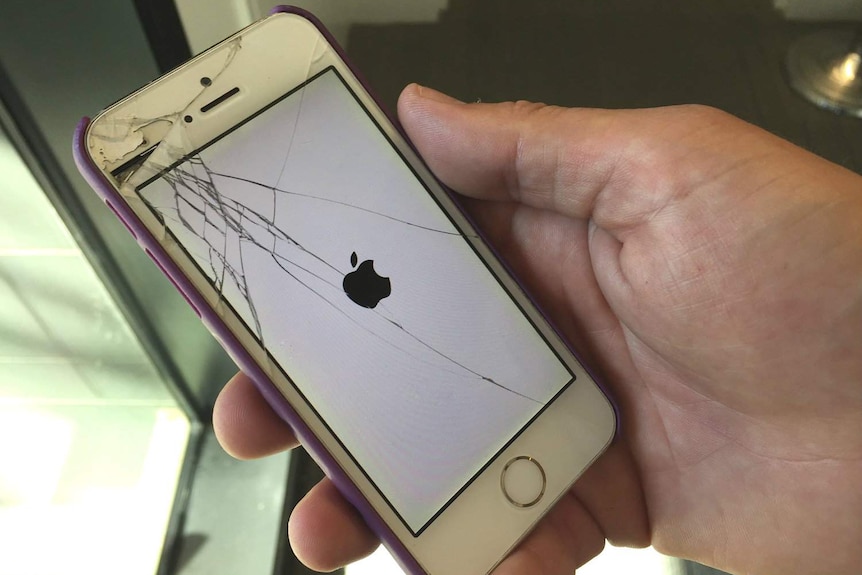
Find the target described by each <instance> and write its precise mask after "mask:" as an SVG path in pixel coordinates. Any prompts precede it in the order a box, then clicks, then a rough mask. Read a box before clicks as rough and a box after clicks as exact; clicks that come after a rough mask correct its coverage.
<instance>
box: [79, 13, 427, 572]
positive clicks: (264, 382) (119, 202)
mask: <svg viewBox="0 0 862 575" xmlns="http://www.w3.org/2000/svg"><path fill="white" fill-rule="evenodd" d="M277 12H286V13H292V14H297V15H299V16H302V17H303V18H306V19H307V20H309V21H310V22H311V23H313V24H314V25H315V26H316V27H317V29H318V30H320V32H321V33H322V34H323V35H324V36H325V37H326V39H327V41H329V43H330V44H331V45H332V46H333V48H334V49H335V50H336V52H337V53H338V55H339V56H340V57H341V58H342V59H343V60H344V61H345V62H346V63H347V64H348V66H350V63H349V62H347V55H346V54H345V53H344V50H343V49H342V48H341V46H339V45H338V43H337V42H336V41H335V38H333V37H332V35H331V34H330V33H329V32H328V31H327V30H326V28H324V26H323V24H321V23H320V21H319V20H318V19H317V18H315V17H314V15H312V14H310V13H309V12H306V11H305V10H302V9H301V8H296V7H293V6H278V7H276V8H274V9H273V10H272V13H277ZM350 67H351V70H353V73H354V74H356V76H357V78H358V79H359V80H360V82H362V84H363V86H366V88H367V85H366V83H365V81H364V79H362V78H361V77H360V76H359V74H357V73H356V70H355V69H354V68H353V67H352V66H350ZM372 97H373V96H372ZM375 101H377V99H376V98H375ZM378 104H379V102H378ZM89 124H90V118H87V117H85V118H82V119H81V121H80V122H79V123H78V126H77V128H76V129H75V136H74V142H73V155H74V158H75V164H76V165H77V166H78V170H79V171H80V172H81V175H82V176H83V177H84V179H85V180H87V183H89V184H90V186H91V187H92V188H93V190H95V191H96V193H97V194H99V196H100V197H101V198H102V199H103V200H105V203H107V204H108V206H109V207H110V208H111V209H112V210H113V211H114V213H116V215H117V216H118V217H119V218H120V220H122V222H123V223H124V224H125V225H126V227H127V228H128V229H129V231H130V232H131V233H132V235H133V236H135V238H137V240H138V243H139V244H140V245H141V247H142V248H143V249H145V250H146V251H147V252H148V253H149V254H150V256H151V257H152V258H153V260H154V261H155V263H156V265H158V267H159V269H161V270H162V272H163V273H164V274H165V275H166V276H167V277H168V279H169V280H170V281H171V283H173V284H174V286H175V287H176V288H177V290H179V292H180V293H181V294H182V295H183V296H184V297H185V298H186V300H187V301H188V302H189V304H190V305H191V306H192V308H194V310H195V312H197V314H198V315H199V316H200V318H201V320H202V321H203V323H204V325H205V326H206V327H207V329H209V331H210V332H211V333H212V334H213V336H215V338H216V339H217V340H218V341H219V343H220V344H221V345H222V347H224V349H225V351H226V352H227V353H228V355H230V357H231V358H232V359H233V360H234V361H235V362H236V364H237V365H238V366H239V368H240V369H241V370H242V371H243V372H245V373H246V375H248V376H249V377H250V378H251V380H252V381H253V382H254V384H255V385H256V386H257V388H258V390H259V391H260V393H261V394H262V395H263V397H264V398H265V399H266V401H267V402H268V403H269V404H270V406H271V407H272V408H273V410H274V411H275V412H276V413H277V414H278V415H279V416H280V417H281V418H282V419H283V420H284V421H285V422H286V423H287V424H288V425H289V426H290V427H291V429H292V430H293V432H294V433H295V434H296V437H297V438H298V439H299V440H300V441H301V442H302V444H303V446H304V447H305V449H306V450H307V451H308V452H309V454H310V455H311V456H312V458H313V459H314V460H315V461H316V462H317V464H318V465H320V467H321V468H322V469H323V471H324V472H325V473H326V475H327V477H329V479H330V480H331V481H332V482H333V483H334V484H335V486H336V487H337V488H338V490H339V491H340V492H341V494H342V495H344V497H345V498H346V499H347V500H348V501H350V503H351V504H352V505H353V506H354V507H355V508H356V509H357V510H358V511H359V513H360V515H362V518H363V519H364V520H365V523H366V524H368V526H369V527H370V528H371V529H372V530H373V531H374V532H375V533H376V534H377V535H378V536H379V537H380V539H381V541H382V542H383V543H384V544H385V545H386V547H387V548H388V549H389V551H390V552H391V553H392V555H393V556H394V557H395V559H396V561H398V564H399V565H400V566H401V568H402V569H404V571H405V572H407V573H409V574H410V575H423V574H425V571H424V570H423V569H422V568H421V567H420V566H419V564H418V563H417V562H416V560H415V559H414V558H413V556H412V555H411V554H410V552H408V551H407V549H406V548H405V547H404V545H402V544H401V542H400V541H399V540H398V538H397V537H396V536H395V534H394V533H393V532H392V530H391V529H389V527H388V526H387V525H386V523H385V522H384V521H383V520H382V519H381V518H380V516H379V515H378V514H377V512H376V511H375V510H374V508H372V507H371V505H370V504H369V503H368V502H367V501H366V500H365V498H364V497H363V496H362V494H361V493H360V492H359V489H358V488H357V487H356V486H355V485H354V484H353V482H352V481H350V479H349V478H348V477H347V474H346V473H345V472H344V470H343V469H342V468H341V466H340V465H339V464H338V462H337V461H336V460H335V458H333V457H332V456H331V455H330V454H329V452H328V451H327V450H326V449H325V448H324V447H323V444H322V443H321V442H320V441H319V440H318V439H317V437H315V436H314V434H313V433H312V432H311V430H310V429H309V428H308V426H307V425H306V424H305V422H303V421H302V419H300V417H299V415H297V413H296V412H295V411H294V409H293V407H291V405H290V404H289V403H288V402H287V400H285V399H284V396H282V394H281V392H279V391H278V389H277V388H276V387H275V385H273V383H272V382H271V381H270V379H269V377H267V375H266V374H265V373H264V371H263V370H262V369H261V368H260V367H259V366H258V365H257V363H256V362H255V361H254V360H253V359H252V357H251V356H250V355H249V354H248V353H247V352H246V351H245V349H244V348H243V346H242V345H241V344H240V342H239V341H238V340H237V339H236V338H235V337H234V335H233V334H232V333H231V332H230V331H229V330H228V328H227V326H226V325H225V324H224V322H223V321H222V320H221V318H220V317H219V316H218V314H216V313H215V312H214V311H212V310H211V309H209V306H208V304H207V303H206V301H205V300H204V299H203V297H201V295H200V294H199V293H198V292H197V290H195V288H194V287H193V286H192V284H191V282H189V280H188V279H187V278H186V277H185V275H183V273H182V272H181V271H180V269H179V268H178V267H177V266H176V264H174V262H173V261H172V260H171V259H170V257H168V255H167V253H166V252H165V251H164V250H163V249H162V247H161V246H160V245H159V243H158V242H157V241H156V239H155V238H154V237H153V236H152V234H150V232H149V231H148V230H147V229H146V228H145V227H144V226H143V224H141V222H140V221H138V219H137V217H135V215H134V213H133V212H132V211H131V209H129V207H128V206H127V205H126V203H125V201H124V200H123V199H122V198H121V197H120V195H119V193H118V192H117V191H116V190H114V188H113V186H112V185H111V184H110V183H109V182H108V181H107V180H106V179H105V177H104V176H103V175H102V173H101V172H100V171H99V168H98V167H97V166H96V165H95V163H94V162H92V161H91V160H90V157H89V155H88V154H87V152H86V142H85V141H84V134H85V133H86V130H87V127H88V126H89Z"/></svg>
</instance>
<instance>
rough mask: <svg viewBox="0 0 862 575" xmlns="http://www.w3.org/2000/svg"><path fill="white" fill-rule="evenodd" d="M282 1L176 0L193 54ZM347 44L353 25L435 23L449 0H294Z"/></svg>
mask: <svg viewBox="0 0 862 575" xmlns="http://www.w3.org/2000/svg"><path fill="white" fill-rule="evenodd" d="M277 3H278V0H176V4H177V10H178V11H179V14H180V19H181V20H182V23H183V27H184V28H185V31H186V36H187V37H188V39H189V44H190V46H191V49H192V53H193V54H197V53H198V52H201V51H203V50H205V49H207V48H209V47H210V46H212V45H213V44H215V43H216V42H218V41H220V40H222V39H224V38H226V37H227V36H229V35H231V34H233V33H234V32H236V31H237V30H239V29H240V28H242V27H243V26H247V25H248V24H250V23H251V22H253V21H254V20H256V19H258V18H262V17H264V16H266V14H267V13H269V11H270V9H271V8H272V7H273V6H275V5H276V4H277ZM290 3H291V4H293V5H295V6H299V7H301V8H305V9H306V10H308V11H310V12H312V13H313V14H314V15H315V16H317V17H318V18H319V19H320V20H321V21H322V22H323V23H324V25H325V26H326V27H327V28H329V30H330V31H331V32H332V33H333V34H334V35H335V37H336V39H337V40H338V41H339V42H340V43H342V44H345V43H346V41H347V32H348V30H349V29H350V26H351V25H352V24H357V23H380V24H383V23H387V22H434V21H436V20H437V16H438V15H439V14H440V11H441V10H443V9H444V8H446V5H447V4H448V0H293V1H292V2H290Z"/></svg>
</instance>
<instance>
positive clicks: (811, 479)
mask: <svg viewBox="0 0 862 575" xmlns="http://www.w3.org/2000/svg"><path fill="white" fill-rule="evenodd" d="M399 116H400V118H401V121H402V124H403V125H404V128H405V129H406V130H407V133H408V135H409V136H410V137H411V139H412V140H413V142H414V144H415V145H416V147H417V148H418V149H419V152H420V153H421V154H422V156H423V157H424V158H425V160H426V161H427V162H428V164H429V166H430V167H431V169H432V170H433V171H434V172H435V174H436V175H437V176H438V177H439V178H440V179H441V180H442V181H443V182H445V183H446V184H448V185H449V186H450V187H451V188H453V189H455V190H457V191H458V192H460V193H462V194H464V195H466V196H469V197H471V198H474V199H472V200H468V202H467V207H468V209H469V210H470V211H471V213H472V215H473V216H474V218H475V219H476V220H477V221H478V222H479V224H480V226H481V227H482V228H483V230H484V231H485V233H486V234H487V235H488V237H489V238H490V240H491V241H492V243H494V244H495V245H496V246H497V248H498V250H499V251H500V253H502V254H503V255H504V257H505V258H506V259H507V260H508V261H509V263H510V265H511V266H512V267H513V268H514V269H515V271H516V273H517V274H518V276H519V278H521V279H522V281H523V282H524V283H525V284H526V285H527V287H528V289H529V290H530V291H531V292H532V294H533V295H534V297H535V298H536V299H537V300H538V301H539V303H540V304H541V305H542V306H543V308H544V309H545V310H546V311H547V312H548V313H549V315H550V316H551V317H552V319H553V321H554V322H555V323H556V325H557V326H558V327H559V328H560V329H561V331H562V332H563V333H564V334H565V335H566V336H567V337H568V338H569V339H570V340H571V341H572V342H573V343H574V344H575V347H576V348H578V349H579V350H581V352H582V354H583V355H584V357H585V359H586V360H587V362H588V363H589V364H590V365H591V366H592V367H594V368H596V370H597V371H598V373H599V374H600V375H601V376H602V377H603V379H604V380H605V382H606V383H607V384H608V386H609V387H610V389H611V391H612V393H613V394H614V396H615V398H616V400H617V402H618V403H619V405H620V408H621V417H622V434H621V437H619V438H618V440H617V441H616V442H615V444H614V445H613V446H612V447H611V449H610V450H609V451H608V452H607V453H606V454H605V455H604V456H602V458H600V460H599V461H598V462H597V463H596V464H595V465H594V466H592V467H591V468H590V469H589V470H588V471H587V472H586V473H585V474H584V476H583V477H582V478H581V479H580V480H579V481H578V482H577V484H576V485H575V486H574V488H573V489H572V490H571V493H570V495H569V496H567V497H565V498H564V499H563V500H562V501H561V502H560V504H559V505H558V506H557V507H556V508H555V509H554V510H553V511H552V512H551V513H550V514H549V515H548V517H546V519H544V520H543V522H542V523H541V524H540V525H539V526H538V527H537V528H536V529H535V530H534V531H533V533H531V534H530V536H529V537H528V538H527V539H526V540H525V541H524V542H523V543H522V544H521V546H520V547H519V548H518V549H517V550H516V551H515V552H513V553H512V554H511V555H510V556H509V558H507V559H506V561H504V562H503V563H502V564H501V565H500V566H499V567H498V569H497V571H496V573H497V574H504V573H512V574H515V573H529V574H542V575H545V574H547V575H551V574H555V573H567V574H568V573H571V571H572V569H574V568H576V567H578V566H580V565H581V564H583V563H584V562H585V561H587V560H588V559H589V558H591V557H592V556H594V555H595V554H597V553H598V552H599V551H600V550H601V549H602V546H603V544H604V540H605V538H607V539H608V540H609V541H611V542H612V543H615V544H622V545H634V546H637V545H645V544H648V543H650V542H651V543H652V544H653V545H654V546H655V547H656V548H657V549H658V550H660V551H662V552H664V553H667V554H670V555H676V556H681V557H687V558H691V559H694V560H697V561H700V562H703V563H706V564H710V565H713V566H716V567H718V568H721V569H724V570H727V571H731V572H737V573H756V574H769V573H781V574H793V573H800V574H801V573H830V574H835V575H839V574H844V573H846V574H850V573H858V572H859V571H860V570H862V545H859V541H862V490H860V488H859V486H860V485H862V279H860V278H862V256H860V254H862V178H860V177H859V176H858V175H856V174H853V173H851V172H848V171H846V170H843V169H841V168H839V167H837V166H835V165H833V164H830V163H829V162H826V161H825V160H822V159H820V158H817V157H816V156H813V155H811V154H809V153H807V152H805V151H803V150H801V149H799V148H796V147H795V146H792V145H791V144H789V143H787V142H785V141H783V140H780V139H778V138H776V137H774V136H771V135H769V134H767V133H765V132H763V131H761V130H759V129H757V128H755V127H753V126H750V125H748V124H745V123H744V122H741V121H739V120H736V119H734V118H732V117H730V116H728V115H726V114H723V113H721V112H718V111H715V110H710V109H705V108H702V107H672V108H661V109H654V110H634V111H603V110H577V109H573V110H567V109H562V108H553V107H546V106H541V105H537V104H523V103H519V104H491V105H489V104H462V103H460V102H456V101H454V100H451V99H450V98H448V97H446V96H443V95H442V94H439V93H437V92H434V91H432V90H428V89H423V88H419V87H416V86H411V87H408V88H407V89H406V90H405V92H404V94H402V97H401V100H400V102H399ZM214 425H215V428H216V432H217V434H218V436H219V439H220V440H221V441H222V444H223V445H224V446H225V448H226V449H227V450H228V451H229V452H231V453H234V454H235V455H237V456H240V457H254V456H259V455H264V454H267V453H271V452H273V451H277V450H279V449H284V448H287V447H288V446H290V445H292V444H294V443H295V441H294V439H293V438H292V436H291V435H290V432H289V431H288V430H287V427H286V426H285V425H284V424H283V423H281V422H280V420H278V418H277V417H276V416H275V415H274V414H273V413H272V411H271V410H269V408H268V406H266V404H265V403H264V402H263V400H262V399H261V397H260V396H259V395H258V394H257V393H256V391H255V390H254V388H253V387H252V386H251V384H250V382H249V381H248V380H247V379H246V378H245V377H244V376H242V375H239V376H237V377H236V378H234V379H233V380H232V381H231V382H230V383H229V384H228V386H227V387H226V388H225V390H224V391H223V392H222V395H221V396H220V398H219V401H218V402H217V405H216V411H215V415H214ZM290 536H291V543H292V544H293V546H294V549H295V551H296V553H297V555H298V556H299V557H300V558H301V559H302V560H304V561H305V562H306V563H308V564H309V565H310V566H312V567H314V568H317V569H322V570H326V569H332V568H335V567H337V566H339V565H341V564H343V563H346V562H348V561H351V560H354V559H356V558H358V557H360V556H362V555H363V554H366V553H368V552H370V551H371V550H372V549H373V548H374V546H375V545H376V540H375V539H374V537H373V535H372V534H371V533H370V532H369V531H368V530H367V528H366V527H365V526H364V524H363V523H362V521H361V519H360V518H359V517H358V515H357V514H356V512H355V511H353V509H352V508H351V507H350V506H349V505H348V504H347V503H346V502H344V500H343V499H342V498H341V497H340V496H339V495H338V493H337V491H336V490H335V489H334V487H333V486H332V485H331V484H330V483H329V482H328V481H326V480H324V482H322V483H321V484H320V485H318V486H317V487H316V488H315V489H314V490H313V491H312V492H311V493H309V495H308V496H307V497H306V498H305V499H304V500H303V501H302V502H301V503H300V505H299V506H297V508H296V509H295V510H294V513H293V516H292V518H291V523H290Z"/></svg>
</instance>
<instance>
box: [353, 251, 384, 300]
mask: <svg viewBox="0 0 862 575" xmlns="http://www.w3.org/2000/svg"><path fill="white" fill-rule="evenodd" d="M358 261H359V258H357V257H356V252H353V254H351V256H350V265H352V266H353V267H354V268H356V269H355V270H353V271H352V272H350V273H349V274H347V275H345V276H344V282H343V283H342V284H341V285H342V287H343V288H344V293H346V294H347V297H349V298H350V299H351V300H353V303H355V304H357V305H361V306H362V307H367V308H371V309H373V308H375V307H377V304H378V303H380V300H382V299H383V298H385V297H389V294H391V293H392V284H391V283H390V282H389V278H385V277H382V276H380V275H378V273H377V272H376V271H374V260H365V261H364V262H362V263H361V264H359V267H358V268H357V267H356V263H357V262H358Z"/></svg>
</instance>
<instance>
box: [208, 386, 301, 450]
mask: <svg viewBox="0 0 862 575" xmlns="http://www.w3.org/2000/svg"><path fill="white" fill-rule="evenodd" d="M213 430H214V431H215V435H216V438H217V439H218V440H219V443H221V446H222V447H223V448H224V450H225V451H227V452H228V453H229V454H231V455H233V456H234V457H236V458H237V459H255V458H258V457H265V456H267V455H272V454H273V453H278V452H279V451H284V450H286V449H291V448H293V447H296V446H297V445H298V444H299V442H298V441H297V440H296V437H295V436H294V435H293V432H292V431H291V429H290V427H289V426H288V425H287V424H286V423H285V422H284V421H283V420H282V419H281V418H280V417H279V416H278V415H277V414H276V413H275V411H273V410H272V408H271V407H270V406H269V404H268V403H267V402H266V400H265V399H264V398H263V396H262V395H261V394H260V392H259V391H258V390H257V388H256V387H255V386H254V383H252V381H251V379H249V377H248V376H247V375H245V374H244V373H241V372H240V373H237V374H236V375H235V376H234V377H232V378H231V380H230V381H229V382H227V384H226V385H225V386H224V388H223V389H222V390H221V393H219V396H218V398H217V399H216V402H215V406H214V407H213Z"/></svg>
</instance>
